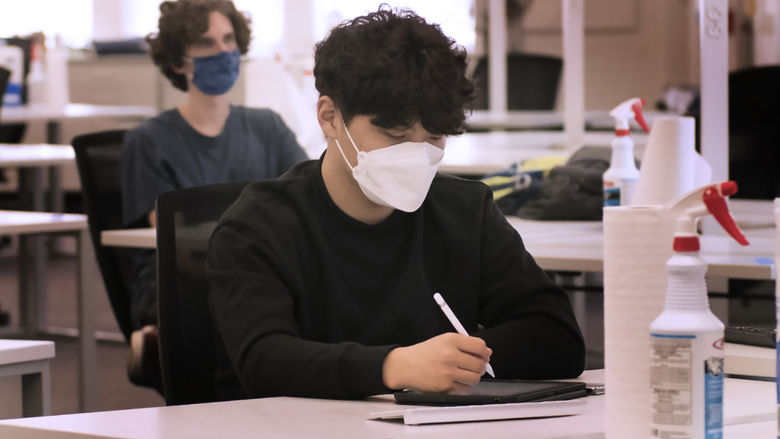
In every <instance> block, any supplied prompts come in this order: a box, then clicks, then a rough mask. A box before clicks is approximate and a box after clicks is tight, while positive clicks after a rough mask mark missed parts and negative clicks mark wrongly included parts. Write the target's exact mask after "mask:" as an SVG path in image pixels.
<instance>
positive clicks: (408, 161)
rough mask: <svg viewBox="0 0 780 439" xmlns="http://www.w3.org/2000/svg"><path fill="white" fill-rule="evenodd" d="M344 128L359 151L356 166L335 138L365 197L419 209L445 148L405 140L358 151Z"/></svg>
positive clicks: (400, 207)
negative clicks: (348, 158)
mask: <svg viewBox="0 0 780 439" xmlns="http://www.w3.org/2000/svg"><path fill="white" fill-rule="evenodd" d="M344 130H346V132H347V137H349V141H350V143H352V147H353V148H355V151H357V165H355V166H354V167H353V166H352V165H350V164H349V160H347V156H346V155H344V150H342V149H341V144H340V143H339V141H338V139H334V140H336V146H338V148H339V151H340V152H341V156H342V157H344V161H345V162H347V166H349V168H350V169H352V176H353V177H354V178H355V181H357V183H358V186H360V190H361V191H363V194H364V195H365V196H366V198H368V199H369V200H371V201H373V202H374V203H376V204H379V205H382V206H387V207H392V208H394V209H398V210H403V211H404V212H414V211H415V210H417V209H419V208H420V205H422V203H423V201H424V200H425V197H426V195H428V189H430V187H431V182H432V181H433V177H434V176H435V175H436V171H437V170H438V169H439V164H440V163H441V159H442V158H443V157H444V150H443V149H441V148H437V147H435V146H433V145H431V144H430V143H428V142H403V143H398V144H396V145H390V146H387V147H385V148H379V149H375V150H373V151H368V152H365V151H360V150H358V148H357V146H356V145H355V141H354V140H352V135H350V134H349V130H347V125H346V124H345V125H344Z"/></svg>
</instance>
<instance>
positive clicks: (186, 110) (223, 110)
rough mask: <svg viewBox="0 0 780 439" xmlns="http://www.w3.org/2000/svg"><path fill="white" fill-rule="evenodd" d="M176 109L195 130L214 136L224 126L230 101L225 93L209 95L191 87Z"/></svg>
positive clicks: (228, 112)
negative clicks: (184, 99) (185, 98)
mask: <svg viewBox="0 0 780 439" xmlns="http://www.w3.org/2000/svg"><path fill="white" fill-rule="evenodd" d="M178 110H179V113H180V114H181V116H182V117H183V118H184V120H186V121H187V123H189V124H190V126H192V128H193V129H194V130H195V131H197V132H199V133H201V134H203V135H204V136H210V137H214V136H218V135H219V134H220V133H221V132H222V129H223V128H225V121H227V118H228V115H229V114H230V101H229V100H228V96H227V94H224V95H218V96H209V95H206V94H203V93H200V92H199V91H198V90H194V89H193V90H190V92H189V93H188V94H187V100H186V101H185V102H184V103H183V104H181V105H179V107H178Z"/></svg>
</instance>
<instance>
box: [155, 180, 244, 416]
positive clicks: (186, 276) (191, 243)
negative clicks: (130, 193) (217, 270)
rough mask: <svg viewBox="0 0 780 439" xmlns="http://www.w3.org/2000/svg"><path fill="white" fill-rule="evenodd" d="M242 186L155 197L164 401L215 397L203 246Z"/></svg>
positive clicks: (225, 185) (212, 337)
mask: <svg viewBox="0 0 780 439" xmlns="http://www.w3.org/2000/svg"><path fill="white" fill-rule="evenodd" d="M246 184H247V182H237V183H222V184H215V185H208V186H199V187H194V188H188V189H182V190H177V191H172V192H166V193H164V194H162V195H160V197H159V198H158V199H157V210H156V211H157V291H158V292H157V296H158V297H157V303H158V307H159V313H158V315H159V327H160V328H159V331H160V332H159V347H160V363H161V367H162V381H163V393H164V396H165V403H166V404H168V405H175V404H189V403H197V402H208V401H213V400H214V399H215V398H216V395H215V388H214V369H215V367H216V351H215V344H214V343H215V333H214V331H215V330H214V326H213V324H212V322H211V315H210V313H209V308H208V292H209V282H208V280H207V278H206V271H205V263H206V250H207V248H208V241H209V238H210V237H211V232H212V231H213V230H214V227H215V226H216V223H217V220H218V219H219V217H220V216H222V213H223V212H224V211H225V210H226V209H227V208H228V207H229V206H230V204H232V203H233V201H235V199H236V198H237V197H238V195H239V193H240V192H241V190H242V189H243V188H244V186H246Z"/></svg>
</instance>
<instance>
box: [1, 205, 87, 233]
mask: <svg viewBox="0 0 780 439" xmlns="http://www.w3.org/2000/svg"><path fill="white" fill-rule="evenodd" d="M86 228H87V216H86V215H81V214H72V213H49V212H27V211H19V210H0V233H4V234H10V235H13V234H23V233H49V232H67V231H75V230H83V229H86Z"/></svg>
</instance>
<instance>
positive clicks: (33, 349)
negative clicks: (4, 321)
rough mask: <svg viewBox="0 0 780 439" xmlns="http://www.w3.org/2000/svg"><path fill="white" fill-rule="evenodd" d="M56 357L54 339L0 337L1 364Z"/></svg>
mask: <svg viewBox="0 0 780 439" xmlns="http://www.w3.org/2000/svg"><path fill="white" fill-rule="evenodd" d="M47 358H54V342H53V341H37V340H6V339H0V365H6V364H16V363H24V362H27V361H37V360H45V359H47Z"/></svg>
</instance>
